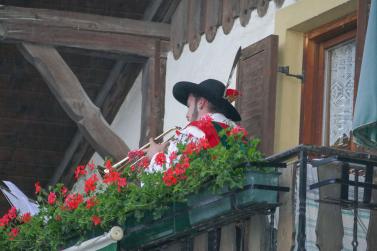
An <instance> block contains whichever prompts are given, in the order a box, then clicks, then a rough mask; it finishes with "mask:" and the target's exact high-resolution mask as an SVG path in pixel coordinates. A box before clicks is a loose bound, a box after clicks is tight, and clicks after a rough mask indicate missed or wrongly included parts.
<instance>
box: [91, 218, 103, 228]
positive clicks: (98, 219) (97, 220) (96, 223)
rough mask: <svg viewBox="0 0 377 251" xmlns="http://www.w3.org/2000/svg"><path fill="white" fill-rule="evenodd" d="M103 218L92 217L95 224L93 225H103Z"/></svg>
mask: <svg viewBox="0 0 377 251" xmlns="http://www.w3.org/2000/svg"><path fill="white" fill-rule="evenodd" d="M101 221H102V220H101V218H100V217H98V216H96V215H93V216H92V222H93V224H94V225H95V226H97V225H98V224H101Z"/></svg>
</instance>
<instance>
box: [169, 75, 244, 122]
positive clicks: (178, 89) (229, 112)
mask: <svg viewBox="0 0 377 251" xmlns="http://www.w3.org/2000/svg"><path fill="white" fill-rule="evenodd" d="M224 92H225V85H224V84H223V83H221V82H220V81H218V80H215V79H207V80H204V81H203V82H201V83H199V84H195V83H192V82H186V81H183V82H178V83H176V84H175V85H174V87H173V96H174V98H175V99H176V100H178V101H179V102H180V103H182V104H183V105H185V106H187V99H188V96H189V94H190V93H192V94H197V95H198V96H200V97H203V98H205V99H207V100H208V101H209V102H211V103H212V104H213V105H214V106H216V107H217V108H219V109H221V110H222V111H223V113H224V115H225V117H227V118H228V119H231V120H233V121H240V120H241V116H240V114H239V113H238V111H237V110H236V108H234V106H233V105H232V104H231V103H230V102H229V101H228V100H227V99H226V98H224Z"/></svg>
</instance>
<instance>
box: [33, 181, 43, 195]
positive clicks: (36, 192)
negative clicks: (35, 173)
mask: <svg viewBox="0 0 377 251" xmlns="http://www.w3.org/2000/svg"><path fill="white" fill-rule="evenodd" d="M34 186H35V194H39V193H40V192H41V184H40V183H39V181H37V182H36V183H35V184H34Z"/></svg>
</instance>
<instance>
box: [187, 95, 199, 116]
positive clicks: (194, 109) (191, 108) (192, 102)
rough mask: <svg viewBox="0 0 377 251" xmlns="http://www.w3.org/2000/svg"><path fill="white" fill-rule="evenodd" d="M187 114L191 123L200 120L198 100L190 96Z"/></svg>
mask: <svg viewBox="0 0 377 251" xmlns="http://www.w3.org/2000/svg"><path fill="white" fill-rule="evenodd" d="M187 107H188V109H187V114H186V118H187V120H188V121H189V122H191V121H194V120H197V119H198V106H197V99H196V98H195V97H194V96H193V95H192V94H190V95H189V96H188V99H187Z"/></svg>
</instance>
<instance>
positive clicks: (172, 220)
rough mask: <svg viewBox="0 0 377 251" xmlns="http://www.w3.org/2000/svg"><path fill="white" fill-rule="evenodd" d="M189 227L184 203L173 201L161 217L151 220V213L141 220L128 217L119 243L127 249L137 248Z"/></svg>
mask: <svg viewBox="0 0 377 251" xmlns="http://www.w3.org/2000/svg"><path fill="white" fill-rule="evenodd" d="M190 227H191V226H190V221H189V218H188V214H187V209H186V205H184V204H177V203H174V204H173V205H172V206H171V207H169V209H168V210H167V212H165V213H164V215H163V217H162V218H161V219H158V220H153V217H152V214H151V213H148V214H146V215H145V217H144V218H143V219H142V220H141V222H137V221H136V220H135V219H129V220H128V221H127V222H126V224H125V237H124V238H123V239H122V240H121V241H120V244H121V246H122V247H124V248H128V249H132V248H137V247H140V246H143V245H147V244H150V243H152V242H156V241H159V240H162V239H167V238H169V237H172V236H175V235H177V234H179V233H180V232H183V231H184V230H187V229H189V228H190Z"/></svg>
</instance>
